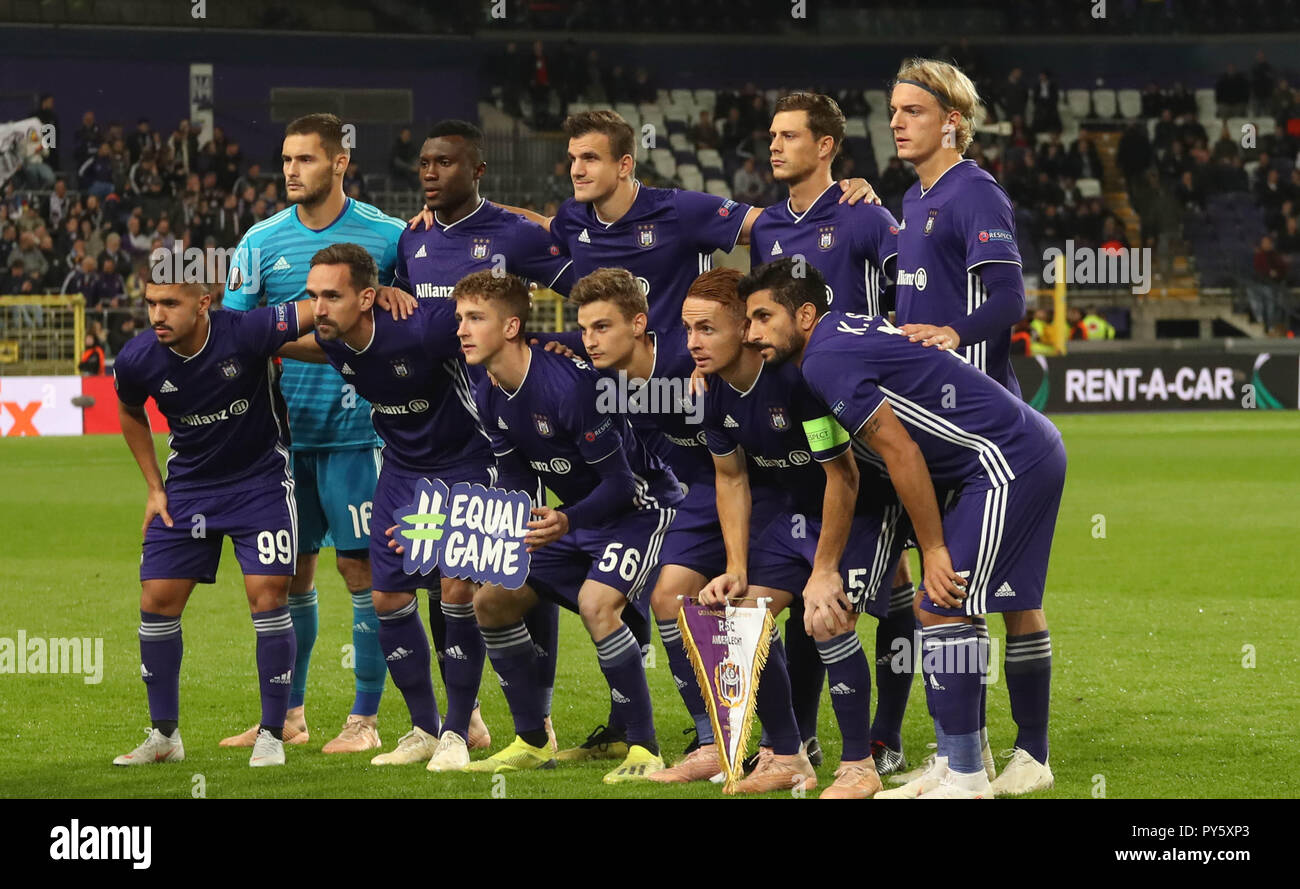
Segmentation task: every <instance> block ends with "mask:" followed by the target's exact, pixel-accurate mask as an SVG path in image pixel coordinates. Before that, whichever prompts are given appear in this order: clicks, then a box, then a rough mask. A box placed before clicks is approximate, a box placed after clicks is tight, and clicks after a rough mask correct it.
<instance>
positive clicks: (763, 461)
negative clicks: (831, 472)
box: [753, 451, 812, 469]
mask: <svg viewBox="0 0 1300 889" xmlns="http://www.w3.org/2000/svg"><path fill="white" fill-rule="evenodd" d="M753 457H754V462H755V463H757V464H758V465H759V466H762V467H763V468H764V469H790V468H791V467H793V466H807V465H808V464H809V463H810V462H811V461H812V456H811V455H810V454H809V453H808V452H807V451H791V452H790V453H789V454H787V455H786V456H785V457H784V458H781V457H763V456H761V455H759V454H754V455H753Z"/></svg>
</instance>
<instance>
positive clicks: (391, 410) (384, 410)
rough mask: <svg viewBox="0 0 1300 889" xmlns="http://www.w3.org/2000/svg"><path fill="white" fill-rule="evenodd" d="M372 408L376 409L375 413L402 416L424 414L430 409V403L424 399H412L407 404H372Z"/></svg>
mask: <svg viewBox="0 0 1300 889" xmlns="http://www.w3.org/2000/svg"><path fill="white" fill-rule="evenodd" d="M370 406H371V407H372V408H374V409H375V413H378V414H388V415H390V416H392V415H400V414H422V413H424V412H425V411H427V410H428V409H429V402H427V401H425V400H424V399H423V398H412V399H411V400H410V401H408V402H407V403H406V404H377V403H376V402H373V401H372V402H370Z"/></svg>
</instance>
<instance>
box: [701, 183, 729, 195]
mask: <svg viewBox="0 0 1300 889" xmlns="http://www.w3.org/2000/svg"><path fill="white" fill-rule="evenodd" d="M704 190H705V191H707V192H708V193H709V194H713V195H717V196H718V197H720V198H730V197H731V186H729V185H727V181H726V180H725V179H710V180H709V181H708V182H705V183H704Z"/></svg>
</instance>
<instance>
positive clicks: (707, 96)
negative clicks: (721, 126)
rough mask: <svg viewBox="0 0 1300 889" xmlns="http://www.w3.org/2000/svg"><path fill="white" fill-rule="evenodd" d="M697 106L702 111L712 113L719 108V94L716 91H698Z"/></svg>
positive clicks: (696, 93) (696, 92) (696, 94)
mask: <svg viewBox="0 0 1300 889" xmlns="http://www.w3.org/2000/svg"><path fill="white" fill-rule="evenodd" d="M695 106H696V107H697V108H699V109H700V110H701V111H712V110H713V109H715V108H717V107H718V93H717V91H716V90H696V91H695Z"/></svg>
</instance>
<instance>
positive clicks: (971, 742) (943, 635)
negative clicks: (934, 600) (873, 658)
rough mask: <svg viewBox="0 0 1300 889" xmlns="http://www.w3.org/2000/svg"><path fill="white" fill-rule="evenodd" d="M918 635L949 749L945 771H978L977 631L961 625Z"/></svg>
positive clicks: (979, 665) (979, 667) (930, 629)
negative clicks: (920, 637) (920, 636)
mask: <svg viewBox="0 0 1300 889" xmlns="http://www.w3.org/2000/svg"><path fill="white" fill-rule="evenodd" d="M921 635H922V645H923V646H924V649H925V651H924V654H923V656H922V660H921V663H922V666H923V667H924V669H925V674H926V681H927V682H928V683H929V684H930V689H931V692H932V700H933V702H934V712H935V718H936V720H937V722H938V723H939V724H940V725H941V726H942V727H943V735H944V739H945V742H946V744H947V746H948V747H949V750H948V751H946V753H947V756H948V767H949V768H950V769H952V770H953V771H955V772H964V773H967V774H972V773H974V772H979V771H982V770H983V768H984V763H983V761H982V759H981V758H980V747H981V744H980V733H979V728H980V727H979V700H980V687H981V686H982V685H983V683H982V681H981V680H982V678H983V676H984V672H985V670H984V667H985V665H984V662H983V661H982V659H981V657H980V649H979V634H978V631H977V630H976V629H975V627H973V626H971V625H970V624H965V623H958V624H937V625H936V626H932V627H926V628H925V629H923V630H922V631H921ZM941 752H942V751H941Z"/></svg>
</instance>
